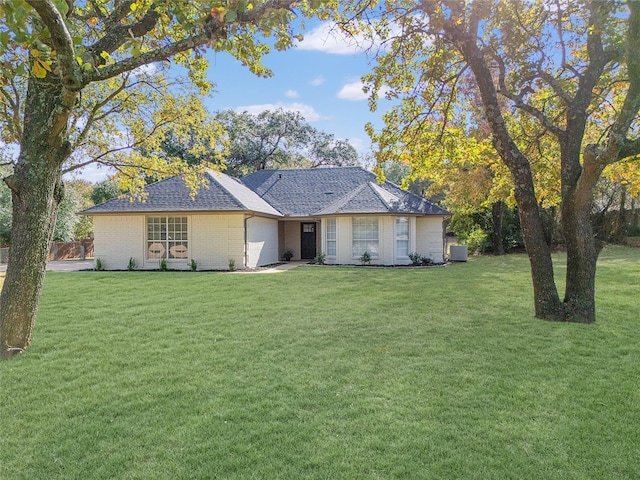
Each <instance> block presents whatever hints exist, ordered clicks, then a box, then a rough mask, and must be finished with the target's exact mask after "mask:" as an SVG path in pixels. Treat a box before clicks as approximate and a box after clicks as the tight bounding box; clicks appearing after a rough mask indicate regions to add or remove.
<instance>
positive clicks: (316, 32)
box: [295, 22, 401, 55]
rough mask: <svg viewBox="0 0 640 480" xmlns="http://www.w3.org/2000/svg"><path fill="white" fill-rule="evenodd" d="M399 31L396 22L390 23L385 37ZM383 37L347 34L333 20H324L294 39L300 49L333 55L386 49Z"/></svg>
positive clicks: (392, 35)
mask: <svg viewBox="0 0 640 480" xmlns="http://www.w3.org/2000/svg"><path fill="white" fill-rule="evenodd" d="M400 31H401V27H400V26H399V25H398V24H392V25H391V27H390V29H389V32H388V35H387V36H386V37H385V38H387V39H391V38H393V37H396V36H398V35H399V34H400ZM385 38H381V37H378V36H376V37H375V38H374V39H371V38H367V37H366V36H365V35H364V34H362V33H360V34H357V35H349V34H347V33H345V32H343V31H342V30H341V29H340V27H339V26H338V25H337V24H336V23H335V22H324V23H321V24H320V25H318V26H317V27H316V28H314V29H312V30H310V31H309V32H308V33H307V34H306V35H304V39H303V40H302V41H301V42H299V41H296V42H295V43H296V47H297V48H299V49H300V50H314V51H319V52H325V53H331V54H334V55H353V54H355V53H362V52H364V51H367V50H369V49H376V50H382V51H384V50H386V46H385Z"/></svg>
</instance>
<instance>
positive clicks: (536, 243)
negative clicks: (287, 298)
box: [451, 26, 564, 321]
mask: <svg viewBox="0 0 640 480" xmlns="http://www.w3.org/2000/svg"><path fill="white" fill-rule="evenodd" d="M451 32H452V35H453V37H454V38H455V37H456V36H458V35H460V37H459V41H458V47H459V48H460V51H461V53H462V54H463V56H464V58H465V60H466V61H467V62H468V64H469V66H470V67H471V70H472V71H473V74H474V77H475V80H476V84H477V86H478V89H479V91H480V96H481V98H482V104H483V106H484V112H485V115H486V117H487V122H488V124H489V126H490V127H491V133H492V139H493V145H494V147H495V148H496V151H497V152H498V153H499V155H500V158H502V160H503V161H504V163H505V164H506V165H507V167H508V168H509V171H510V172H511V175H512V176H513V180H514V184H515V197H516V202H517V203H518V213H519V215H520V226H521V228H522V237H523V240H524V244H525V247H526V249H527V254H528V256H529V263H530V265H531V278H532V281H533V297H534V308H535V315H536V317H538V318H541V319H544V320H555V321H558V320H563V319H564V309H563V305H562V302H561V301H560V297H559V295H558V289H557V288H556V283H555V279H554V276H553V262H552V260H551V251H550V249H549V246H548V245H547V242H546V240H545V236H544V228H543V226H542V218H541V217H540V209H539V207H538V201H537V199H536V194H535V188H534V185H533V174H532V172H531V165H530V164H529V161H528V160H527V158H526V157H525V156H524V155H523V154H522V152H521V151H520V149H519V148H518V146H517V145H516V144H515V142H514V141H513V139H512V138H511V136H510V135H509V132H508V131H507V128H506V126H505V122H504V118H503V117H502V111H501V107H500V103H499V102H498V98H497V92H496V88H495V84H494V81H493V76H492V74H491V70H490V69H489V67H488V66H487V64H486V62H485V57H484V53H483V51H482V50H481V49H480V48H479V47H478V44H477V38H476V36H475V35H466V34H464V33H461V32H460V31H458V27H457V26H452V27H451Z"/></svg>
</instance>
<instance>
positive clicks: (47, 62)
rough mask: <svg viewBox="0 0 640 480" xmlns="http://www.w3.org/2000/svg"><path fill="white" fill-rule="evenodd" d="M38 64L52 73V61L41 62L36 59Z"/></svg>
mask: <svg viewBox="0 0 640 480" xmlns="http://www.w3.org/2000/svg"><path fill="white" fill-rule="evenodd" d="M36 63H39V64H40V66H41V67H42V68H44V69H45V70H46V71H47V72H50V71H51V61H50V60H47V61H45V60H40V59H39V58H37V59H36Z"/></svg>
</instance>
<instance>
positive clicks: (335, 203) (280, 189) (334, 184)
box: [241, 167, 448, 217]
mask: <svg viewBox="0 0 640 480" xmlns="http://www.w3.org/2000/svg"><path fill="white" fill-rule="evenodd" d="M241 181H242V182H243V183H244V184H245V185H247V186H248V187H249V188H250V189H252V190H253V191H255V192H256V193H257V194H258V195H260V197H262V198H263V199H264V200H266V201H267V202H269V203H270V204H271V205H273V206H274V207H275V208H277V209H278V210H279V211H280V212H282V213H283V214H285V215H288V216H295V217H309V216H316V215H335V214H359V213H402V214H415V215H448V212H447V211H446V210H444V209H442V208H440V207H438V206H437V205H434V204H433V203H431V202H429V201H428V200H426V199H424V198H422V197H420V196H418V195H415V194H413V193H411V192H407V191H405V190H402V189H401V188H400V187H398V186H397V185H394V184H393V183H390V182H385V183H383V184H379V183H378V182H377V181H376V176H375V175H374V174H373V173H371V172H369V171H367V170H364V169H363V168H361V167H336V168H312V169H298V170H260V171H258V172H255V173H252V174H250V175H247V176H245V177H242V178H241Z"/></svg>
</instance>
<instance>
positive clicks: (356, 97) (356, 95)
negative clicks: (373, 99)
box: [336, 80, 389, 102]
mask: <svg viewBox="0 0 640 480" xmlns="http://www.w3.org/2000/svg"><path fill="white" fill-rule="evenodd" d="M363 87H364V83H362V81H360V80H357V81H355V82H350V83H347V84H346V85H344V86H343V87H342V88H341V89H340V91H339V92H338V93H337V94H336V96H337V97H338V98H341V99H342V100H348V101H350V102H359V101H362V100H366V99H367V98H369V93H364V90H363ZM388 91H389V87H384V86H383V87H382V88H381V89H380V91H379V92H378V95H379V96H380V98H384V96H385V94H386V93H387V92H388Z"/></svg>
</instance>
